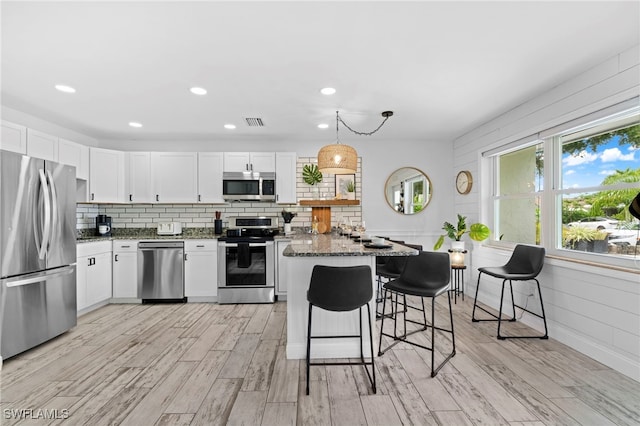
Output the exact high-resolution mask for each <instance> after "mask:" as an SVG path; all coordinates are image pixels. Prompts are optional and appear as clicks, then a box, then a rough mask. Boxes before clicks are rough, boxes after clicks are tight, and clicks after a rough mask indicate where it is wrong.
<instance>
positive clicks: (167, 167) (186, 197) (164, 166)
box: [151, 152, 198, 203]
mask: <svg viewBox="0 0 640 426" xmlns="http://www.w3.org/2000/svg"><path fill="white" fill-rule="evenodd" d="M151 182H152V190H153V196H154V201H155V202H157V203H195V202H197V201H198V153H197V152H152V153H151Z"/></svg>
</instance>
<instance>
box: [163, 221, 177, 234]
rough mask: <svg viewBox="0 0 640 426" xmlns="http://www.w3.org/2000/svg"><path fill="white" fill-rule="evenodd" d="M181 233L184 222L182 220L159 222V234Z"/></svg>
mask: <svg viewBox="0 0 640 426" xmlns="http://www.w3.org/2000/svg"><path fill="white" fill-rule="evenodd" d="M180 234H182V223H180V222H160V223H158V235H180Z"/></svg>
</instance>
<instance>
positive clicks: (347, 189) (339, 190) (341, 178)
mask: <svg viewBox="0 0 640 426" xmlns="http://www.w3.org/2000/svg"><path fill="white" fill-rule="evenodd" d="M355 193H356V175H355V174H353V173H351V174H346V175H336V197H342V198H346V199H350V198H351V199H353V198H352V197H355Z"/></svg>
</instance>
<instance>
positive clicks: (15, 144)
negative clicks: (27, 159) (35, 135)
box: [0, 120, 27, 154]
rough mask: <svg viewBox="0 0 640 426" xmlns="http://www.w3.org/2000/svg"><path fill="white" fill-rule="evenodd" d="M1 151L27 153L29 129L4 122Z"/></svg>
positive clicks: (0, 140) (0, 141)
mask: <svg viewBox="0 0 640 426" xmlns="http://www.w3.org/2000/svg"><path fill="white" fill-rule="evenodd" d="M0 149H5V150H7V151H13V152H17V153H19V154H26V153H27V128H26V127H25V126H21V125H19V124H14V123H10V122H8V121H4V120H2V138H1V139H0Z"/></svg>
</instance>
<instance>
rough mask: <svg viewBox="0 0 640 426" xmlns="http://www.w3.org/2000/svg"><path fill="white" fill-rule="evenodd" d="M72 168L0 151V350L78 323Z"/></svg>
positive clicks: (19, 348) (9, 352)
mask: <svg viewBox="0 0 640 426" xmlns="http://www.w3.org/2000/svg"><path fill="white" fill-rule="evenodd" d="M75 176H76V171H75V167H71V166H66V165H63V164H58V163H54V162H50V161H44V160H41V159H38V158H33V157H28V156H26V155H21V154H16V153H13V152H8V151H1V150H0V309H1V312H0V356H1V357H2V359H6V358H9V357H12V356H14V355H16V354H18V353H20V352H23V351H25V350H27V349H30V348H32V347H34V346H37V345H39V344H40V343H43V342H45V341H47V340H49V339H51V338H53V337H55V336H58V335H59V334H62V333H64V332H65V331H67V330H69V329H70V328H72V327H74V326H75V325H76V323H77V320H76V318H77V312H76V265H75V263H76V204H75V196H76V178H75Z"/></svg>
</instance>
